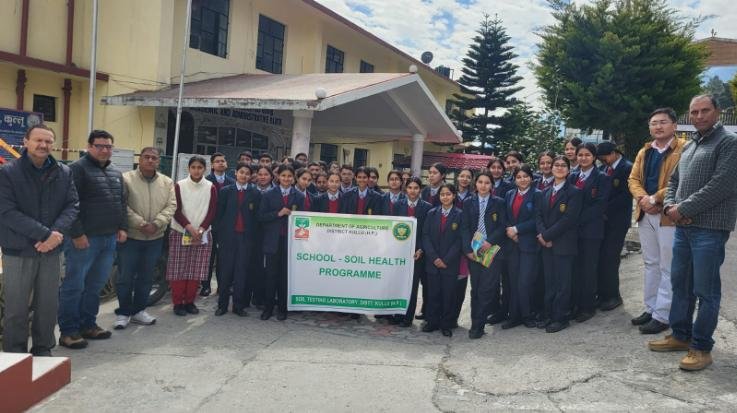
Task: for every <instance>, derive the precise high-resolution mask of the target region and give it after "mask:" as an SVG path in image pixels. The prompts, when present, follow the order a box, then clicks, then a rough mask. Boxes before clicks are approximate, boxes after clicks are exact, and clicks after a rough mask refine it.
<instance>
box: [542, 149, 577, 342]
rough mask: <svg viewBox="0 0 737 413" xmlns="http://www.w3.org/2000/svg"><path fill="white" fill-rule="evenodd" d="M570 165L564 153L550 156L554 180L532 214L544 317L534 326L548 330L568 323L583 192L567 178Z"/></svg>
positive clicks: (558, 328) (554, 331) (557, 328)
mask: <svg viewBox="0 0 737 413" xmlns="http://www.w3.org/2000/svg"><path fill="white" fill-rule="evenodd" d="M570 165H571V164H570V161H569V160H568V158H567V157H565V156H562V155H561V156H556V157H555V158H554V160H553V176H554V177H555V180H554V182H553V186H552V187H550V188H548V189H546V190H545V192H544V193H543V194H542V199H541V202H540V204H539V207H538V212H537V217H536V225H537V241H538V243H539V244H540V246H541V247H542V257H543V269H544V273H545V318H544V319H543V320H542V321H539V322H538V323H537V327H538V328H544V329H545V331H546V332H548V333H557V332H558V331H561V330H563V329H565V328H567V327H568V316H569V313H570V308H571V283H572V278H573V264H574V261H575V259H576V250H577V249H578V225H577V220H578V217H579V215H580V213H581V205H582V202H583V199H582V197H583V193H582V192H581V190H579V189H578V188H576V187H575V186H574V185H573V184H571V183H569V182H568V180H567V178H568V171H569V170H570Z"/></svg>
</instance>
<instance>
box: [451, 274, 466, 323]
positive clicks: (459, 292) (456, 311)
mask: <svg viewBox="0 0 737 413" xmlns="http://www.w3.org/2000/svg"><path fill="white" fill-rule="evenodd" d="M466 286H468V276H466V277H463V278H458V279H457V280H456V286H455V292H456V297H455V308H453V325H458V318H459V317H460V316H461V309H463V302H464V301H465V300H466Z"/></svg>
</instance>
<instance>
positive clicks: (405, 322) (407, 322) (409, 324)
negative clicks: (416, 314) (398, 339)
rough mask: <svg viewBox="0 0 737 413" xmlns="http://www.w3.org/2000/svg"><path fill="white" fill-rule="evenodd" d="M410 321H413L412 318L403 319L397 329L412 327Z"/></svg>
mask: <svg viewBox="0 0 737 413" xmlns="http://www.w3.org/2000/svg"><path fill="white" fill-rule="evenodd" d="M412 321H414V320H413V319H412V318H405V319H404V320H402V322H401V323H399V327H405V328H407V327H412Z"/></svg>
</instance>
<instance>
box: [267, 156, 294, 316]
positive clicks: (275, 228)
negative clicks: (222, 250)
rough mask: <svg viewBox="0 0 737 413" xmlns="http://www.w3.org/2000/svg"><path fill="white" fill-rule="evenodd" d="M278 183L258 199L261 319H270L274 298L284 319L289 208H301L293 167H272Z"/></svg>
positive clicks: (285, 310) (290, 209) (279, 313)
mask: <svg viewBox="0 0 737 413" xmlns="http://www.w3.org/2000/svg"><path fill="white" fill-rule="evenodd" d="M276 175H277V177H278V179H279V186H277V187H275V188H272V189H271V190H269V191H268V192H266V193H265V194H264V195H263V197H262V198H261V203H260V205H259V210H258V211H259V212H258V218H259V221H261V222H262V223H263V228H264V238H263V251H264V256H265V261H266V288H265V303H264V311H263V313H261V319H262V320H268V319H269V318H271V316H272V314H273V311H274V304H275V301H274V297H275V296H277V300H276V305H277V309H276V319H277V320H279V321H284V320H286V319H287V226H288V225H287V224H288V221H287V220H288V218H289V215H290V214H291V213H292V211H302V210H303V208H304V199H305V198H304V196H303V195H302V194H301V193H300V192H299V191H297V190H296V189H294V188H293V187H292V184H294V169H293V168H292V167H291V166H289V165H279V167H278V168H277V169H276Z"/></svg>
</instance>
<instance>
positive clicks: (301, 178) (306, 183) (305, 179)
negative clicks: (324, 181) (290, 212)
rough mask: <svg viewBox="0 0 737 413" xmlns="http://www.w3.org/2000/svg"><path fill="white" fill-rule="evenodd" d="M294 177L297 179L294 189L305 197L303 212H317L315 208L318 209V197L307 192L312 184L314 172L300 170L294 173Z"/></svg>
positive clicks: (305, 169)
mask: <svg viewBox="0 0 737 413" xmlns="http://www.w3.org/2000/svg"><path fill="white" fill-rule="evenodd" d="M294 176H295V179H296V183H295V184H294V189H296V190H297V191H299V193H300V194H302V196H304V205H303V208H304V209H302V211H315V210H316V209H315V208H317V195H316V194H314V193H311V192H310V191H308V190H307V189H308V188H309V187H310V184H311V183H312V172H310V170H309V169H307V168H299V169H297V172H295V173H294Z"/></svg>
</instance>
